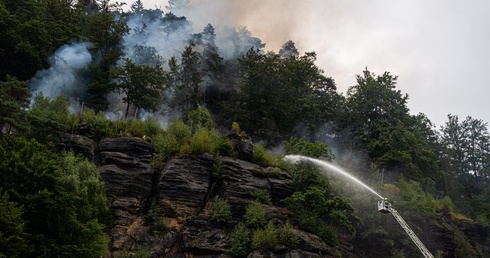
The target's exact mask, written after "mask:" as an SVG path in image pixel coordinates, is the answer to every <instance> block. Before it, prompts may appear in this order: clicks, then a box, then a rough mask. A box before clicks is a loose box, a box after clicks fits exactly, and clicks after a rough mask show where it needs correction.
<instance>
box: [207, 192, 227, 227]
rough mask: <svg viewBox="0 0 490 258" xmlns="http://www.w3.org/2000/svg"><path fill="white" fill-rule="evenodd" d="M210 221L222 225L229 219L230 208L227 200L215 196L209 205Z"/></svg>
mask: <svg viewBox="0 0 490 258" xmlns="http://www.w3.org/2000/svg"><path fill="white" fill-rule="evenodd" d="M211 213H212V215H211V220H213V221H215V222H218V223H223V222H226V221H229V220H230V219H231V208H230V204H228V201H227V200H224V199H221V198H219V196H215V197H214V199H213V202H212V203H211Z"/></svg>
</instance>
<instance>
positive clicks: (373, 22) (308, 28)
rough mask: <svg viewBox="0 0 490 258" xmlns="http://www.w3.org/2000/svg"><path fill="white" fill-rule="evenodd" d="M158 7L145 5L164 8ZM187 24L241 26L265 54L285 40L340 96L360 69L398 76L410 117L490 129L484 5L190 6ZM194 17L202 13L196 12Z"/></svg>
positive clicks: (246, 0)
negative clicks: (311, 54)
mask: <svg viewBox="0 0 490 258" xmlns="http://www.w3.org/2000/svg"><path fill="white" fill-rule="evenodd" d="M166 2H167V1H164V0H143V3H144V4H145V5H146V6H148V7H154V6H155V5H156V6H160V7H162V6H163V7H164V6H165V5H166ZM191 2H192V10H194V11H191V12H189V13H188V14H189V18H190V19H191V20H193V22H194V25H196V26H195V27H196V28H199V27H200V26H202V24H199V23H200V22H201V23H203V22H212V23H213V25H215V27H217V26H218V24H228V25H230V26H246V27H247V28H248V29H249V30H250V31H251V32H252V33H253V34H254V35H255V36H257V37H259V38H261V39H262V40H263V41H264V42H265V43H267V45H266V50H274V51H278V49H279V48H280V47H281V46H282V44H284V42H286V41H287V40H289V39H291V40H293V41H294V42H295V43H296V47H297V48H298V49H299V51H300V53H304V52H305V51H315V52H316V53H317V57H318V61H317V64H318V65H319V66H320V67H322V68H323V69H325V72H326V75H327V76H331V77H333V78H334V79H335V81H336V82H337V86H338V89H339V90H340V91H341V92H346V91H347V89H348V87H349V86H352V85H355V83H356V81H355V75H356V74H361V72H362V70H363V69H364V68H365V67H368V69H369V70H370V71H373V72H375V73H377V74H382V73H383V72H384V71H389V72H390V73H391V74H395V75H399V76H400V77H399V84H398V87H399V89H401V90H402V91H403V92H404V93H408V94H409V95H410V101H409V106H410V109H411V110H412V113H414V114H416V113H418V112H423V113H425V114H427V115H428V116H429V118H430V119H431V120H432V121H433V122H435V123H436V124H437V125H443V124H444V122H445V121H447V114H449V113H451V114H457V115H458V116H460V117H466V116H467V115H471V116H473V117H476V118H480V119H483V120H484V121H486V122H490V114H489V113H488V112H487V110H490V102H489V101H487V98H488V96H489V95H490V87H487V85H486V81H487V78H486V74H487V72H486V71H485V70H486V69H487V68H488V67H489V66H490V48H488V46H489V44H490V37H489V36H488V35H487V34H485V31H487V28H486V27H487V24H489V23H490V16H489V15H488V14H487V10H489V9H490V2H489V1H485V0H475V1H471V2H465V1H455V0H450V1H446V0H434V1H423V0H413V1H382V0H373V1H364V0H352V1H336V0H306V1H297V0H280V1H275V0H233V1H232V0H192V1H191ZM199 10H202V12H200V11H199Z"/></svg>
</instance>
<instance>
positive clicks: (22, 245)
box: [0, 188, 32, 257]
mask: <svg viewBox="0 0 490 258" xmlns="http://www.w3.org/2000/svg"><path fill="white" fill-rule="evenodd" d="M22 212H23V209H22V207H19V205H17V203H15V202H11V201H9V195H8V194H7V193H6V192H3V189H2V188H0V257H26V256H28V254H29V253H30V252H32V249H31V246H29V242H28V238H29V235H28V234H27V232H26V230H25V224H26V221H25V220H24V219H23V218H22Z"/></svg>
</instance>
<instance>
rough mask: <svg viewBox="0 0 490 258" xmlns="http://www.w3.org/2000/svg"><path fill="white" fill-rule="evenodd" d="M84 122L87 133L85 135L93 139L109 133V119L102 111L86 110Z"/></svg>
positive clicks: (98, 138)
mask: <svg viewBox="0 0 490 258" xmlns="http://www.w3.org/2000/svg"><path fill="white" fill-rule="evenodd" d="M86 119H87V120H86V121H87V122H86V124H87V129H88V133H87V136H88V137H89V138H91V139H93V140H95V141H100V140H101V139H102V138H104V137H107V136H108V135H109V133H110V130H109V129H110V121H109V120H107V119H106V118H105V116H104V113H102V112H99V113H97V114H96V113H95V112H94V111H93V110H92V109H90V110H89V111H88V112H87V115H86Z"/></svg>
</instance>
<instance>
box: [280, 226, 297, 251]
mask: <svg viewBox="0 0 490 258" xmlns="http://www.w3.org/2000/svg"><path fill="white" fill-rule="evenodd" d="M278 236H279V239H278V240H279V243H280V244H283V245H285V246H288V247H292V248H294V247H297V246H298V245H299V237H298V236H297V235H296V234H295V233H294V231H293V227H292V226H291V224H289V222H286V223H285V224H284V225H282V226H281V227H280V228H279V230H278Z"/></svg>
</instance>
